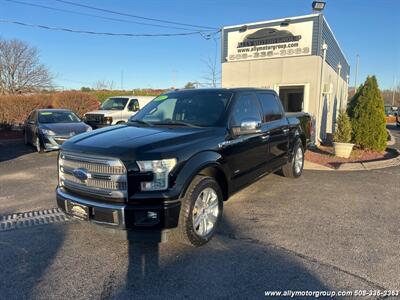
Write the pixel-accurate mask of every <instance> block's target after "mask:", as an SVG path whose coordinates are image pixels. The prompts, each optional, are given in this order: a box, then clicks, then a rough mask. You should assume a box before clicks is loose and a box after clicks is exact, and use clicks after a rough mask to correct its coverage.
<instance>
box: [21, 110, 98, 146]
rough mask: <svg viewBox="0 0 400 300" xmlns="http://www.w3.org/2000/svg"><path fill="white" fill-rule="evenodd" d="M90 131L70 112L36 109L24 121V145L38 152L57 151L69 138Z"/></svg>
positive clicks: (87, 126) (88, 127) (89, 128)
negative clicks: (31, 146)
mask: <svg viewBox="0 0 400 300" xmlns="http://www.w3.org/2000/svg"><path fill="white" fill-rule="evenodd" d="M91 130H92V128H91V127H90V126H89V125H87V124H85V123H84V122H83V121H82V120H81V119H79V117H78V116H77V115H76V114H75V113H73V112H72V111H70V110H67V109H37V110H34V111H32V112H31V113H30V115H29V117H28V119H27V120H26V121H25V124H24V132H25V133H24V136H25V144H27V145H28V144H31V145H33V146H34V147H35V148H36V150H37V151H38V152H44V151H50V150H57V149H59V148H60V145H62V143H64V142H65V141H66V140H67V139H69V138H70V137H72V136H74V135H77V134H80V133H83V132H87V131H91Z"/></svg>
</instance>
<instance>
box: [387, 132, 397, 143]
mask: <svg viewBox="0 0 400 300" xmlns="http://www.w3.org/2000/svg"><path fill="white" fill-rule="evenodd" d="M388 133H389V136H390V140H388V141H387V145H388V146H393V145H394V144H396V138H395V137H394V135H393V134H392V133H391V132H390V130H388Z"/></svg>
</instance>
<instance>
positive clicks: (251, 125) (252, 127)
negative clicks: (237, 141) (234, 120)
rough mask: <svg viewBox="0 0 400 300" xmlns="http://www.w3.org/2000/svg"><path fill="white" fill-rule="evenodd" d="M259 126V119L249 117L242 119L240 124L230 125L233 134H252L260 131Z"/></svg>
mask: <svg viewBox="0 0 400 300" xmlns="http://www.w3.org/2000/svg"><path fill="white" fill-rule="evenodd" d="M260 128H261V122H260V120H257V119H253V118H249V119H244V120H242V122H241V123H240V126H234V127H232V133H233V135H235V136H239V135H244V134H254V133H257V132H260Z"/></svg>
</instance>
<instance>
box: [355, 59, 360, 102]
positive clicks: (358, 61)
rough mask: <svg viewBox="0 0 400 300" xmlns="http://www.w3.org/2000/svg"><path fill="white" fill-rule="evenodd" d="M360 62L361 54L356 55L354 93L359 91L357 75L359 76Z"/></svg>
mask: <svg viewBox="0 0 400 300" xmlns="http://www.w3.org/2000/svg"><path fill="white" fill-rule="evenodd" d="M359 63H360V55H358V54H357V56H356V74H355V78H354V94H355V93H356V92H357V77H358V65H359Z"/></svg>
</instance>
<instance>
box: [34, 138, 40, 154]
mask: <svg viewBox="0 0 400 300" xmlns="http://www.w3.org/2000/svg"><path fill="white" fill-rule="evenodd" d="M35 148H36V151H37V152H40V150H41V147H40V140H39V137H38V136H37V137H36V139H35Z"/></svg>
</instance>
